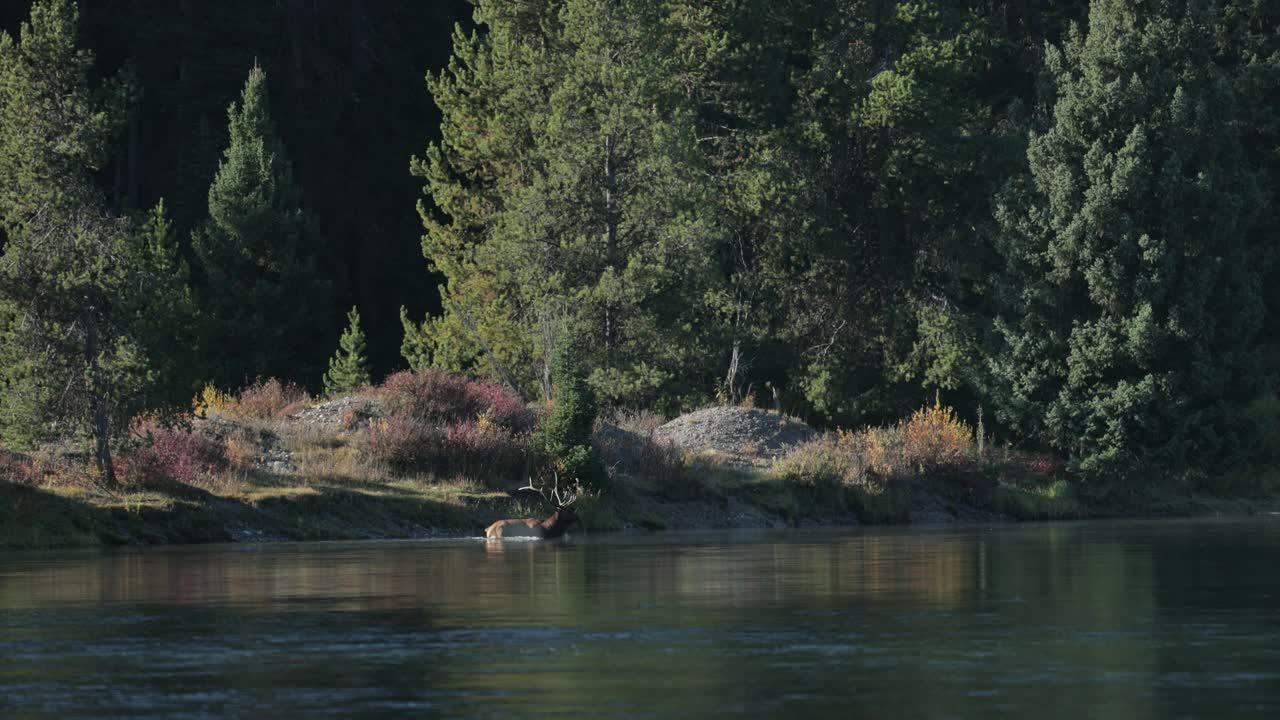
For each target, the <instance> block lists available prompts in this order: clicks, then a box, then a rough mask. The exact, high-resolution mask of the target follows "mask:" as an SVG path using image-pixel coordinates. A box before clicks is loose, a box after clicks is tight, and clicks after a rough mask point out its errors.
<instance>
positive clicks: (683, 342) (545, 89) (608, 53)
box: [414, 0, 714, 403]
mask: <svg viewBox="0 0 1280 720" xmlns="http://www.w3.org/2000/svg"><path fill="white" fill-rule="evenodd" d="M669 9H670V8H668V6H667V5H666V4H664V3H662V2H658V1H657V0H628V1H627V2H605V1H604V0H565V1H563V2H554V3H547V4H545V5H539V6H536V7H522V8H521V9H520V10H518V11H515V10H512V11H508V9H507V8H506V6H505V4H504V3H498V2H481V3H479V4H478V5H477V9H476V19H477V21H478V22H480V23H483V24H484V26H485V32H484V33H483V34H479V35H472V36H466V35H462V34H461V33H459V34H458V36H457V37H456V39H455V53H456V57H455V61H454V63H453V65H452V66H451V69H450V71H449V72H448V73H445V74H443V75H441V76H440V77H438V78H433V79H432V80H431V83H430V84H431V89H432V92H433V94H434V96H435V98H436V101H437V103H438V104H439V105H440V106H441V109H442V111H443V113H444V124H443V128H442V131H443V135H444V138H443V140H442V142H441V144H440V145H438V146H432V147H431V148H430V149H429V151H428V154H427V157H426V159H425V160H424V161H418V162H415V165H414V168H415V172H416V173H418V174H419V175H421V176H423V177H425V178H426V179H427V181H428V183H429V190H430V193H431V197H432V200H433V201H434V203H435V205H436V207H438V208H439V210H440V211H442V213H443V217H441V216H437V214H436V213H435V212H431V211H429V210H427V209H426V208H424V212H423V215H424V220H425V222H426V225H427V230H428V235H427V237H426V239H425V240H424V251H425V253H426V255H427V257H428V258H429V259H430V260H431V261H432V263H433V265H434V266H435V267H436V268H438V269H439V270H441V271H442V272H443V273H444V274H445V276H446V278H447V284H446V286H445V287H444V288H443V289H442V294H443V297H444V308H445V311H446V314H445V316H444V317H443V318H440V319H435V320H432V321H430V322H429V325H428V326H427V327H424V328H422V329H421V330H420V331H419V333H418V335H419V337H420V338H422V340H423V342H429V343H431V345H432V347H433V353H432V354H433V361H434V362H435V364H437V365H442V366H445V367H452V368H454V369H462V368H464V367H466V366H467V365H469V364H472V363H475V364H481V363H483V362H485V361H487V364H490V365H492V366H493V367H492V368H491V371H492V372H494V373H497V374H501V371H500V370H499V369H498V368H497V366H498V365H502V366H507V367H512V368H514V369H515V370H514V371H513V374H514V375H515V376H516V382H518V383H519V384H521V385H523V386H525V387H530V386H533V385H535V384H536V383H537V382H538V378H539V376H540V375H541V376H543V377H545V369H546V368H547V367H548V366H549V365H550V360H551V358H550V353H549V352H548V349H549V348H550V347H551V346H552V345H553V342H552V338H551V337H550V334H549V329H550V328H551V327H552V326H553V325H554V324H555V323H556V321H555V318H558V317H561V316H563V315H565V314H572V315H573V316H575V317H577V318H580V319H581V320H582V321H584V322H585V326H584V327H585V330H584V331H585V332H587V333H588V334H589V335H590V338H591V341H590V342H589V343H588V344H587V347H589V348H590V349H589V350H588V351H587V357H584V358H583V362H584V363H585V364H587V365H589V366H591V367H592V368H593V371H592V373H591V382H592V385H593V387H594V388H595V389H596V390H597V392H599V393H601V394H602V396H603V397H605V398H606V399H608V400H610V401H613V402H627V403H641V402H653V401H656V400H660V399H666V398H670V397H673V396H678V395H679V394H680V393H681V392H687V390H688V386H687V383H688V380H689V378H690V377H694V378H696V377H698V376H699V375H700V373H701V372H702V370H703V366H704V363H703V362H702V361H701V358H700V357H699V353H698V350H699V346H698V342H699V339H698V336H697V334H696V333H694V332H692V329H693V328H694V327H695V326H696V325H697V324H698V322H699V320H701V318H703V317H704V316H705V304H704V302H703V299H702V295H703V288H704V281H705V280H706V279H707V278H708V277H709V273H708V272H707V270H708V268H709V264H708V263H709V258H710V252H709V250H708V242H709V238H710V236H711V234H712V233H713V232H714V229H713V228H712V227H711V224H710V214H711V212H712V210H713V205H712V203H709V202H703V199H704V196H705V193H706V192H707V191H708V186H707V185H706V184H704V183H700V182H695V181H694V179H695V178H698V177H700V176H702V175H704V174H705V170H706V167H705V163H703V161H702V159H701V156H700V154H699V153H698V152H697V148H696V142H697V133H696V131H695V130H696V126H695V114H696V113H695V111H696V106H695V104H694V102H693V101H692V100H691V98H690V97H689V94H688V93H687V92H686V88H685V87H684V86H683V85H681V80H682V74H681V73H682V71H685V70H690V69H691V68H690V66H691V65H693V66H696V64H697V62H699V60H698V58H697V56H696V55H693V56H690V55H682V54H680V53H677V52H675V47H674V43H676V42H677V39H678V38H679V37H680V36H681V35H680V32H679V30H680V28H679V26H678V25H677V24H675V20H674V18H673V17H672V16H671V15H669V14H667V11H668V10H669ZM655 43H658V44H659V46H655ZM690 57H692V58H693V59H692V60H690V59H689V58H690ZM682 63H687V64H682ZM419 344H421V343H419ZM486 347H487V348H488V349H487V350H485V348H486ZM482 353H483V357H484V360H481V358H482ZM481 366H482V367H483V365H481ZM543 386H544V389H545V387H546V383H545V382H544V383H543Z"/></svg>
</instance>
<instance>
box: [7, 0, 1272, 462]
mask: <svg viewBox="0 0 1280 720" xmlns="http://www.w3.org/2000/svg"><path fill="white" fill-rule="evenodd" d="M0 23H3V28H4V29H5V35H4V37H3V39H2V40H0V219H2V220H3V231H4V245H3V253H2V254H0V393H2V395H0V437H2V438H3V440H4V442H5V443H8V444H12V445H14V446H20V445H24V444H26V445H30V444H33V443H38V442H41V441H43V440H47V439H49V438H65V437H67V436H69V435H79V436H83V437H84V438H91V439H93V440H94V441H95V442H94V443H93V446H94V447H95V449H96V457H97V458H98V459H99V463H100V464H102V466H103V467H104V468H106V471H107V472H109V467H110V464H109V455H110V450H111V445H112V443H113V442H115V441H116V440H117V439H118V438H120V437H122V436H123V434H124V433H125V429H126V427H127V425H128V421H129V419H130V418H131V417H133V416H135V415H136V414H138V413H142V412H151V411H155V410H157V409H162V408H165V407H173V406H176V405H183V404H187V403H189V401H190V398H191V396H192V395H193V394H194V393H196V392H197V391H198V390H199V389H200V388H202V387H204V386H206V385H208V384H211V385H213V386H216V387H220V388H225V389H234V388H236V387H238V386H240V385H242V384H244V383H245V382H247V381H251V380H253V379H255V378H265V377H283V378H289V379H292V380H294V381H296V382H298V383H300V384H302V385H304V386H306V387H308V388H311V389H313V390H315V391H319V390H320V389H321V388H326V389H327V390H328V391H331V392H339V391H342V390H344V389H348V388H350V387H355V386H358V385H360V384H361V383H367V382H369V381H370V380H371V379H372V380H376V379H378V378H379V377H381V376H383V375H385V374H386V373H388V372H390V371H391V370H393V369H397V368H400V367H406V366H407V367H410V368H413V369H422V368H428V367H435V368H442V369H445V370H449V371H453V372H458V373H466V374H472V375H477V376H483V377H487V378H489V379H493V380H497V381H501V382H503V383H505V384H507V385H509V386H510V387H512V388H513V389H514V390H516V391H517V392H519V393H520V394H521V395H522V396H523V397H524V398H525V399H527V400H530V401H532V400H537V399H548V398H550V397H552V396H553V395H554V394H555V391H556V390H555V387H554V385H555V383H554V382H553V380H554V378H555V377H557V372H558V371H557V369H556V368H555V367H554V365H555V361H554V359H555V358H556V357H558V356H560V355H561V354H560V353H557V352H556V351H555V348H557V347H559V346H563V345H565V344H566V343H565V341H564V337H565V336H569V335H571V336H572V337H573V338H574V340H573V345H574V347H575V348H576V354H577V356H578V358H579V362H580V363H581V364H582V366H583V367H584V368H585V371H584V373H585V382H586V384H587V385H588V386H589V387H590V388H591V390H592V391H593V393H594V395H595V396H597V397H598V398H599V401H600V403H601V404H602V405H603V406H605V407H613V408H648V409H655V410H658V411H660V412H666V413H671V412H676V411H680V410H683V409H688V408H691V407H696V406H699V405H704V404H707V403H710V402H725V403H740V402H755V403H758V404H759V405H761V406H764V407H769V408H778V409H781V410H783V411H785V412H787V413H790V414H794V415H798V416H801V417H803V418H805V419H806V420H808V421H810V422H812V423H815V424H822V425H827V426H844V427H856V426H860V425H864V424H867V423H874V422H881V421H885V420H887V419H892V418H896V417H900V416H902V415H904V414H906V413H909V412H910V411H911V410H913V409H915V408H917V407H919V406H920V404H921V403H922V402H924V401H926V400H931V399H933V398H934V397H935V395H936V394H941V395H942V396H944V397H946V398H947V400H948V402H950V403H951V404H953V405H955V406H956V407H957V408H960V409H961V412H962V413H964V414H966V415H967V416H970V417H976V416H977V415H978V414H979V413H982V412H983V411H984V410H985V418H986V422H987V425H988V427H991V428H995V431H996V432H997V433H998V434H1000V435H1003V436H1005V437H1006V438H1008V439H1012V440H1014V441H1016V442H1018V443H1020V444H1026V445H1029V446H1034V447H1038V448H1044V449H1049V450H1051V451H1053V452H1055V453H1057V454H1059V455H1061V456H1062V457H1064V458H1066V459H1068V461H1069V467H1070V468H1071V471H1072V472H1073V473H1075V474H1076V476H1077V477H1079V478H1081V479H1084V480H1088V481H1096V482H1120V483H1126V482H1149V481H1151V480H1166V479H1168V480H1178V481H1181V480H1185V479H1188V478H1190V479H1193V480H1194V479H1195V478H1201V477H1206V476H1209V475H1213V474H1215V473H1217V472H1219V471H1221V470H1222V469H1223V468H1226V467H1236V466H1240V465H1241V464H1242V463H1249V462H1255V463H1256V462H1259V459H1260V458H1266V457H1268V453H1271V454H1274V452H1275V449H1274V448H1273V447H1272V445H1273V444H1274V437H1269V436H1268V435H1267V434H1266V429H1267V427H1268V418H1267V417H1264V415H1266V414H1267V413H1271V414H1274V413H1275V409H1274V408H1275V403H1274V401H1273V400H1270V398H1272V397H1273V393H1274V386H1275V381H1276V375H1275V369H1276V367H1277V364H1276V362H1277V359H1278V358H1280V352H1278V350H1280V347H1278V345H1277V341H1280V314H1278V312H1280V293H1277V292H1276V290H1275V288H1276V287H1277V281H1278V280H1280V278H1277V277H1276V272H1277V265H1276V262H1275V260H1276V257H1275V254H1276V253H1275V251H1276V248H1277V242H1276V240H1277V238H1276V230H1277V228H1278V227H1280V217H1277V207H1278V206H1277V204H1276V193H1277V190H1278V189H1280V114H1278V113H1277V108H1280V2H1277V1H1275V0H1187V1H1182V0H1092V1H1091V2H1090V1H1086V0H1076V1H1071V2H1049V1H1048V0H1006V1H999V0H992V1H983V2H946V3H944V2H931V1H928V0H925V1H922V2H911V3H906V2H888V1H882V0H522V1H516V0H473V2H472V3H462V2H425V3H424V2H414V1H412V0H388V1H386V2H378V3H363V2H359V1H358V0H334V1H332V2H323V3H317V2H305V1H304V0H277V1H276V2H260V1H258V0H227V1H225V2H218V3H203V2H195V1H193V0H180V1H179V2H144V1H141V0H83V2H81V3H79V4H77V3H75V2H73V0H35V2H32V3H24V2H18V3H12V2H11V3H8V4H6V6H5V8H4V9H3V10H0ZM415 203H416V212H415ZM353 308H354V309H353ZM361 323H363V325H361ZM344 328H345V329H346V332H345V333H344ZM340 337H341V341H340ZM366 337H367V338H368V341H367V350H366V349H365V342H366V340H365V338H366ZM340 342H341V349H340V350H339V344H340ZM335 350H339V353H338V356H337V357H336V358H335V359H334V360H333V362H329V359H330V358H331V357H333V356H334V353H335ZM365 353H367V355H368V360H369V363H368V366H365V365H363V364H362V363H360V362H357V360H358V358H360V357H362V356H363V355H364V354H365ZM326 368H327V369H328V370H329V372H328V373H326V372H325V370H326ZM370 370H371V374H370Z"/></svg>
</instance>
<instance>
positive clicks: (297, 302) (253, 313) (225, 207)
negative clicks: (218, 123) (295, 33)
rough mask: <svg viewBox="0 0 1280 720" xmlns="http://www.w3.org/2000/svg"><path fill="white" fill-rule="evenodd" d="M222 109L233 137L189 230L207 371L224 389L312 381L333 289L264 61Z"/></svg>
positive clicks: (326, 324) (203, 352)
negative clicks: (201, 219)
mask: <svg viewBox="0 0 1280 720" xmlns="http://www.w3.org/2000/svg"><path fill="white" fill-rule="evenodd" d="M227 115H228V119H229V127H228V134H229V136H230V139H229V143H228V145H227V149H226V151H225V152H224V153H223V156H222V161H221V163H220V164H219V166H218V172H217V175H216V176H215V177H214V180H213V184H212V185H211V186H210V187H209V218H208V220H207V221H206V222H205V223H204V224H203V225H202V226H201V227H200V228H199V229H197V230H196V232H195V233H194V234H193V237H192V247H193V249H194V251H195V255H196V259H197V260H198V266H197V271H198V275H197V278H198V284H197V290H198V300H199V305H200V308H201V311H202V313H203V315H204V318H205V320H204V323H203V333H202V339H201V354H202V356H203V357H204V359H205V362H206V364H207V369H206V372H207V374H208V376H209V378H210V379H211V380H212V381H213V382H215V383H217V384H218V385H220V386H224V387H231V386H236V385H238V384H240V383H243V382H244V381H246V380H251V379H253V378H255V377H293V378H304V379H305V378H312V379H313V381H314V378H315V376H316V375H317V374H318V372H317V368H315V367H313V366H312V365H311V361H309V360H308V358H310V357H311V353H310V352H309V348H311V347H313V346H314V344H315V343H317V342H320V339H319V338H318V337H316V336H317V333H320V332H323V329H324V328H325V327H327V326H328V322H327V319H328V314H329V311H330V287H329V283H328V281H327V280H326V279H325V278H324V277H323V275H322V274H321V273H320V272H319V269H318V268H319V264H318V261H317V257H318V255H319V254H321V253H322V252H323V246H322V242H321V239H320V236H319V232H318V231H317V227H316V223H315V219H314V218H313V217H312V215H311V214H310V213H309V212H307V210H305V209H304V208H303V205H302V198H301V194H300V193H299V191H298V188H297V186H296V185H295V184H294V181H293V170H292V168H291V165H290V163H289V160H288V157H287V156H286V153H285V148H284V144H283V143H282V142H281V141H280V139H279V138H278V137H277V135H276V133H275V128H274V126H273V123H272V120H271V113H270V108H269V103H268V98H267V75H266V73H265V72H264V71H263V70H262V68H261V67H257V66H255V67H254V68H253V69H252V70H251V71H250V72H249V77H248V80H246V81H245V85H244V91H243V93H242V94H241V98H240V102H239V103H234V102H233V103H232V104H231V107H230V109H229V110H228V111H227ZM317 315H319V316H320V318H322V319H323V320H324V321H323V322H318V321H317V319H316V316H317Z"/></svg>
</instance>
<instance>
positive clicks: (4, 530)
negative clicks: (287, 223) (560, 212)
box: [0, 375, 1277, 548]
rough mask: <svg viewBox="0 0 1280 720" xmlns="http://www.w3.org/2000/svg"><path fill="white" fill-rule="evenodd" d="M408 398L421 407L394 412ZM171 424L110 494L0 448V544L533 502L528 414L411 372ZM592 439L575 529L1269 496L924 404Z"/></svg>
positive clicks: (167, 536)
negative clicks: (1137, 469)
mask: <svg viewBox="0 0 1280 720" xmlns="http://www.w3.org/2000/svg"><path fill="white" fill-rule="evenodd" d="M415 398H416V399H415ZM424 398H428V399H430V403H426V402H425V401H424ZM444 399H447V401H446V400H444ZM414 403H417V404H416V405H414ZM407 407H408V408H414V407H417V408H421V407H429V408H431V409H430V412H429V413H428V412H426V411H422V412H417V415H413V416H410V415H408V414H406V413H407V411H406V410H405V408H407ZM415 412H416V411H415ZM411 417H420V418H428V419H431V418H434V419H433V420H432V422H425V421H424V422H422V423H418V422H417V421H414V420H411V419H410V418H411ZM179 420H180V422H178V423H177V424H174V423H172V422H171V423H167V424H166V423H157V422H154V421H153V422H149V423H143V424H139V425H138V427H136V428H135V436H136V437H138V438H140V440H139V441H138V442H137V443H136V444H135V445H134V446H133V447H132V448H130V449H129V450H128V451H127V452H122V453H121V455H120V467H119V472H118V473H117V474H118V475H119V476H120V477H122V478H124V482H123V483H122V484H121V485H120V486H118V487H115V488H107V487H104V486H103V485H102V484H101V483H99V482H97V481H96V480H95V479H94V478H93V477H92V475H91V473H89V472H88V470H87V463H86V460H85V458H83V457H81V456H76V455H74V454H67V453H62V454H58V453H56V452H53V451H49V452H45V453H38V454H31V455H20V454H15V453H11V452H5V453H3V455H0V460H2V461H3V462H0V478H3V479H0V547H5V548H54V547H76V546H93V545H117V544H170V543H208V542H263V541H289V540H351V539H383V538H423V537H461V536H477V535H480V534H482V531H483V528H484V527H485V526H486V525H488V524H489V523H491V522H493V521H495V520H498V519H503V518H511V517H544V516H546V515H547V514H549V512H550V508H549V507H548V506H547V505H546V504H545V502H544V501H543V500H542V498H540V497H539V496H538V495H537V494H535V493H531V492H528V491H523V492H521V491H519V490H518V488H519V487H520V486H521V485H523V484H525V483H526V482H527V481H528V477H529V476H530V474H531V473H536V472H537V469H536V468H533V467H531V465H530V459H529V458H530V450H529V443H530V440H529V439H530V437H531V434H532V433H533V432H534V430H535V428H536V426H537V424H538V422H539V417H538V414H537V409H536V408H532V409H531V408H526V407H525V406H524V405H523V404H521V403H519V402H517V401H515V400H513V399H512V398H510V397H507V396H505V395H503V394H502V391H501V390H500V389H498V388H494V387H492V386H485V385H480V384H475V383H469V382H467V381H462V380H458V379H450V378H448V377H447V376H443V375H429V376H411V377H408V378H406V377H401V378H399V379H393V380H389V381H388V383H387V384H385V385H384V386H382V387H381V388H371V389H369V390H368V391H365V392H362V393H360V394H357V395H354V396H351V397H346V398H340V399H337V400H331V401H327V402H311V401H309V400H308V399H306V398H305V397H304V396H302V395H301V394H300V393H299V392H298V391H296V390H295V389H291V388H289V387H288V386H285V385H281V384H279V383H274V384H273V383H263V384H259V385H257V386H255V387H253V388H250V389H248V390H246V391H245V392H244V393H241V394H240V395H239V396H237V397H228V396H221V395H217V394H211V393H206V395H205V397H204V398H203V399H202V402H201V403H199V404H198V405H197V408H196V413H195V415H194V416H191V417H186V418H180V419H179ZM593 444H594V445H595V448H596V451H597V452H598V453H599V455H600V457H601V458H602V460H603V461H604V464H605V465H606V466H607V467H608V469H609V479H608V485H607V487H605V488H600V489H595V490H593V489H589V488H583V489H582V491H581V492H580V500H579V502H578V509H579V514H580V515H581V517H582V520H583V527H582V528H580V530H579V531H580V532H589V533H593V532H611V531H657V530H664V529H671V530H677V529H679V530H686V529H715V528H780V527H803V526H820V525H828V526H829V525H859V524H940V523H957V522H958V523H999V522H1016V521H1024V520H1052V519H1076V518H1095V517H1116V516H1135V515H1157V516H1164V515H1182V516H1190V515H1206V514H1242V515H1243V514H1250V513H1254V512H1266V511H1273V510H1276V509H1277V504H1276V503H1275V502H1272V501H1260V500H1250V499H1222V498H1206V497H1196V496H1192V495H1184V496H1170V497H1160V498H1157V497H1145V498H1143V499H1142V500H1141V501H1136V500H1134V499H1132V498H1130V499H1128V500H1117V499H1116V498H1115V497H1113V496H1112V497H1098V496H1091V495H1088V494H1085V493H1081V492H1080V489H1079V488H1078V487H1077V486H1075V485H1073V484H1072V483H1070V482H1069V481H1068V480H1067V479H1066V478H1065V476H1064V475H1063V472H1062V468H1061V465H1060V463H1057V462H1055V461H1054V460H1053V459H1052V458H1049V457H1046V456H1043V455H1036V454H1028V453H1020V452H1017V451H1015V450H1013V449H1011V448H985V447H983V442H982V439H981V436H980V434H979V436H978V437H977V438H976V439H975V437H974V434H973V432H972V431H971V430H969V429H968V428H967V427H966V426H964V425H963V424H962V423H960V422H959V421H957V420H956V419H955V417H954V414H953V413H951V412H950V410H949V408H943V407H941V406H940V405H938V406H935V407H933V408H925V409H922V411H921V412H919V413H917V414H916V415H914V416H912V418H910V419H907V420H904V421H903V422H902V423H900V424H898V425H896V426H893V427H888V428H867V429H864V430H862V431H859V432H853V433H849V432H845V433H820V432H818V431H815V430H813V429H811V428H809V427H808V426H806V425H804V424H803V423H801V422H799V421H798V420H796V419H794V418H787V417H784V416H781V415H777V414H775V413H770V412H766V411H763V410H759V409H753V408H740V407H717V408H707V409H703V410H700V411H698V412H695V413H690V414H689V415H685V416H681V417H679V418H676V419H673V420H670V421H666V419H664V418H658V417H656V416H652V415H645V414H626V415H620V416H616V417H612V418H610V419H609V421H607V422H605V421H601V422H597V424H596V430H595V433H594V438H593Z"/></svg>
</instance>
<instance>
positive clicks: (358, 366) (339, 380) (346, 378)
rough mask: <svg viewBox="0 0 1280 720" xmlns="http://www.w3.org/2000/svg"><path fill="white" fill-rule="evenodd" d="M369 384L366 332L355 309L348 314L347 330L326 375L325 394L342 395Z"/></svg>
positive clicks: (339, 341) (343, 333)
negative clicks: (361, 327)
mask: <svg viewBox="0 0 1280 720" xmlns="http://www.w3.org/2000/svg"><path fill="white" fill-rule="evenodd" d="M369 382H370V378H369V359H368V358H367V357H365V339H364V331H363V330H361V329H360V313H359V311H357V310H356V309H355V308H354V307H353V308H351V312H349V313H347V329H346V330H344V331H343V332H342V337H341V338H339V339H338V352H337V353H336V354H335V355H334V356H333V358H332V359H330V360H329V372H326V373H325V374H324V392H325V394H326V395H342V394H345V393H349V392H352V391H354V390H358V389H360V388H362V387H364V386H365V385H368V384H369Z"/></svg>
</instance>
